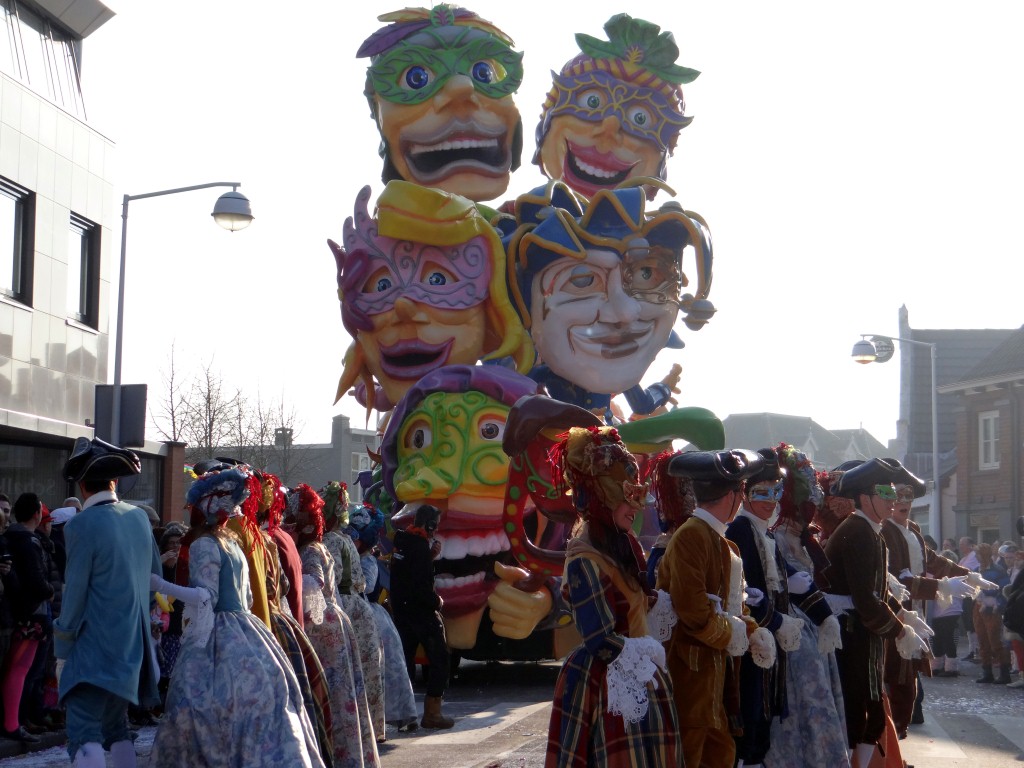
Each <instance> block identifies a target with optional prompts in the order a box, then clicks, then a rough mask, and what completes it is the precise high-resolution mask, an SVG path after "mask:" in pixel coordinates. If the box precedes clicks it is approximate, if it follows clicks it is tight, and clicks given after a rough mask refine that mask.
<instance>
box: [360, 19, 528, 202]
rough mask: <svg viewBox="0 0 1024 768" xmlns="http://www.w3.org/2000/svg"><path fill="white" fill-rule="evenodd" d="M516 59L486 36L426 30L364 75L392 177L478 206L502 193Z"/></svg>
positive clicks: (510, 159)
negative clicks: (391, 168) (366, 77)
mask: <svg viewBox="0 0 1024 768" xmlns="http://www.w3.org/2000/svg"><path fill="white" fill-rule="evenodd" d="M521 59H522V54H518V53H516V52H514V51H513V50H512V49H511V48H509V46H508V45H506V44H505V43H504V42H502V41H501V40H499V39H498V38H497V37H495V36H494V35H491V34H489V33H488V32H486V31H483V30H480V29H475V28H471V27H456V26H437V27H430V28H427V29H425V30H422V31H420V32H417V33H416V34H414V35H411V36H410V37H408V38H406V39H405V40H402V41H401V42H400V43H398V44H397V45H396V46H394V47H393V48H391V49H388V50H387V51H385V52H384V53H382V54H380V55H379V56H378V57H376V58H375V59H374V61H373V64H372V65H371V66H370V69H369V78H368V82H369V83H370V84H371V85H372V89H373V94H374V96H373V98H374V111H375V115H376V119H377V126H378V128H379V130H380V133H381V136H382V138H383V140H384V148H385V149H384V151H385V152H386V153H387V155H388V160H389V161H390V164H391V165H392V166H393V169H394V171H395V172H396V173H397V175H398V177H400V178H402V179H405V180H406V181H411V182H414V183H416V184H421V185H423V186H427V187H435V188H437V189H443V190H445V191H446V192H454V193H456V194H459V195H463V196H464V197H468V198H469V199H471V200H475V201H477V202H480V201H485V200H493V199H495V198H497V197H498V196H499V195H501V194H503V193H504V192H505V190H506V189H507V188H508V183H509V177H510V174H511V172H512V169H513V168H514V167H516V166H517V165H518V161H519V158H518V151H519V149H518V148H517V147H516V146H515V144H516V139H517V138H519V137H517V127H518V126H519V124H520V123H519V110H518V109H517V108H516V105H515V103H514V102H513V100H512V94H513V93H514V92H515V91H516V89H517V88H518V87H519V83H520V82H521V81H522V74H523V69H522V61H521Z"/></svg>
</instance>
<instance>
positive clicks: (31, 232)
mask: <svg viewBox="0 0 1024 768" xmlns="http://www.w3.org/2000/svg"><path fill="white" fill-rule="evenodd" d="M0 195H3V196H4V197H6V198H8V199H10V200H13V201H14V226H13V228H12V229H13V232H14V235H13V239H12V242H11V243H10V246H11V250H10V253H9V254H6V255H3V256H0V258H4V259H7V258H10V259H11V285H10V286H6V285H0V296H2V297H4V298H7V299H12V300H14V301H17V302H19V303H21V304H24V305H25V306H29V307H30V306H32V275H33V261H34V256H35V230H36V227H35V222H36V195H35V193H34V192H33V191H32V190H30V189H26V188H25V187H23V186H21V185H20V184H16V183H14V182H13V181H11V180H10V179H6V178H3V177H0ZM0 247H3V248H4V249H5V250H6V248H7V244H2V246H0Z"/></svg>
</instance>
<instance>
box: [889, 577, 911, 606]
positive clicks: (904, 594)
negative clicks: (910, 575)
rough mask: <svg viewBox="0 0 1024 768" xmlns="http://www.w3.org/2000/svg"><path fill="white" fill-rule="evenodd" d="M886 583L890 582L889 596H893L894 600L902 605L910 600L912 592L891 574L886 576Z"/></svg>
mask: <svg viewBox="0 0 1024 768" xmlns="http://www.w3.org/2000/svg"><path fill="white" fill-rule="evenodd" d="M885 578H886V581H888V582H889V594H890V595H892V596H893V599H894V600H895V601H896V602H897V603H900V604H901V605H902V604H903V603H905V602H906V601H907V600H909V599H910V590H909V589H907V588H906V587H904V586H903V585H902V584H900V580H899V579H897V578H896V577H895V576H893V575H892V574H891V573H887V574H886V575H885Z"/></svg>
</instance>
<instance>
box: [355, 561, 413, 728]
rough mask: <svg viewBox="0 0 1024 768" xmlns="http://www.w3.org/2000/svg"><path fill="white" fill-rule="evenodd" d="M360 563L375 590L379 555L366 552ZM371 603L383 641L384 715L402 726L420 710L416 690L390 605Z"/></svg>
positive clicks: (368, 581) (368, 587) (367, 581)
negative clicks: (410, 676)
mask: <svg viewBox="0 0 1024 768" xmlns="http://www.w3.org/2000/svg"><path fill="white" fill-rule="evenodd" d="M360 563H361V565H362V570H363V576H364V578H365V580H366V591H367V592H373V590H374V589H375V588H376V587H377V577H378V571H377V558H376V557H374V556H373V555H372V554H370V553H367V554H365V555H363V556H362V558H360ZM369 606H370V609H371V610H372V611H373V618H374V619H376V621H377V631H378V632H379V633H380V637H381V640H382V641H383V643H384V667H383V669H384V704H385V711H384V718H385V720H387V721H388V722H389V723H395V724H397V725H400V726H401V725H404V724H405V723H407V722H408V721H409V720H410V719H412V720H415V719H416V716H417V714H418V713H417V710H416V694H415V693H413V690H412V681H411V680H410V679H409V670H408V669H406V667H405V651H404V650H403V648H402V638H401V636H400V635H399V634H398V629H397V627H395V622H394V620H393V619H392V618H391V614H390V613H388V609H387V608H385V607H384V606H383V605H381V604H380V603H369Z"/></svg>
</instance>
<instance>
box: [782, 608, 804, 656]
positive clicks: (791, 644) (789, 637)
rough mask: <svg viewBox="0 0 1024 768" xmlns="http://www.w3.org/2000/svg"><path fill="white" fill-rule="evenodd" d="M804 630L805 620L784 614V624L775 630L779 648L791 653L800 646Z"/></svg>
mask: <svg viewBox="0 0 1024 768" xmlns="http://www.w3.org/2000/svg"><path fill="white" fill-rule="evenodd" d="M803 630H804V620H803V619H798V618H796V617H795V616H788V615H787V614H782V625H781V626H780V627H779V628H778V629H777V630H776V631H775V639H776V640H778V641H779V648H781V649H782V650H784V651H785V652H786V653H791V652H793V651H795V650H796V649H797V648H799V647H800V633H801V632H803Z"/></svg>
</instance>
